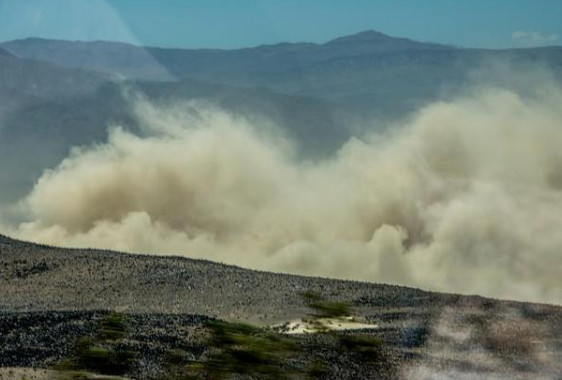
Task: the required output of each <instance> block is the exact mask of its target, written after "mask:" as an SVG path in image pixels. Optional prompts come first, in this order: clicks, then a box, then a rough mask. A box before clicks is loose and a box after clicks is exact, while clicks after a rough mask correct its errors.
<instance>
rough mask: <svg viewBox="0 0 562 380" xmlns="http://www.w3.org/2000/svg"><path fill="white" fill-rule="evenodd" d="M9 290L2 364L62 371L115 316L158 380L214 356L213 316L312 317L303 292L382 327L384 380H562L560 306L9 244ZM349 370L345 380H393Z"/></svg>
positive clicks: (0, 306)
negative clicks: (168, 367)
mask: <svg viewBox="0 0 562 380" xmlns="http://www.w3.org/2000/svg"><path fill="white" fill-rule="evenodd" d="M0 289H1V290H0V367H36V368H47V367H49V366H51V365H53V364H54V363H56V362H57V361H59V360H61V359H62V358H64V357H66V356H68V355H69V353H70V352H72V350H73V345H74V343H75V341H76V338H77V337H79V336H84V335H92V334H94V331H95V326H96V325H97V324H99V320H100V318H104V316H106V315H107V313H108V312H109V311H110V310H113V311H118V312H121V313H125V314H126V315H127V318H128V321H129V324H130V329H129V330H130V331H129V336H128V338H127V340H126V344H127V345H128V347H133V348H134V349H135V350H136V351H138V352H141V353H142V355H141V357H142V358H143V359H142V360H140V361H139V363H140V364H138V365H137V367H136V368H135V372H134V375H135V378H154V377H155V376H156V374H157V373H158V371H159V365H160V364H161V363H162V360H163V358H164V356H165V353H166V352H167V351H168V350H170V349H177V348H178V347H180V348H181V349H184V350H185V351H186V352H189V353H190V355H193V357H194V358H196V357H198V355H202V354H203V352H204V351H205V347H204V340H202V338H201V336H202V334H203V330H204V329H203V325H204V322H205V321H206V320H207V319H208V318H220V319H225V320H243V321H250V322H253V323H256V324H261V325H265V324H276V323H282V322H284V321H288V320H292V319H295V318H301V317H303V316H306V315H307V313H309V312H310V310H308V309H307V308H306V305H305V303H304V301H303V299H302V297H301V296H300V295H299V293H300V292H302V291H305V290H312V291H316V292H319V293H321V294H322V295H324V296H325V297H326V298H327V299H329V300H338V301H346V302H350V303H351V304H352V305H353V310H354V315H355V316H357V318H358V320H363V321H366V322H369V323H376V324H377V325H378V327H379V328H378V330H375V331H373V332H370V334H372V335H374V336H376V337H378V338H381V339H382V340H383V341H384V342H385V347H386V348H387V350H388V352H389V355H390V356H391V357H392V358H391V362H392V363H394V365H395V367H396V368H397V369H398V372H397V373H398V375H396V373H394V372H392V373H393V375H392V376H391V375H388V374H390V373H391V372H388V374H387V375H388V376H386V377H385V376H382V378H389V377H393V376H398V377H401V378H407V379H418V378H428V379H433V378H449V377H459V378H475V377H476V378H480V377H490V378H544V379H550V378H552V379H556V378H562V364H560V363H562V308H560V307H557V306H549V305H540V304H529V303H519V302H511V301H498V300H491V299H486V298H482V297H477V296H459V295H452V294H440V293H433V292H425V291H422V290H419V289H412V288H406V287H399V286H390V285H382V284H372V283H361V282H353V281H341V280H331V279H323V278H310V277H303V276H294V275H286V274H275V273H267V272H258V271H250V270H246V269H242V268H238V267H234V266H227V265H222V264H218V263H213V262H209V261H202V260H191V259H186V258H179V257H162V256H143V255H132V254H124V253H115V252H109V251H99V250H88V249H85V250H84V249H61V248H53V247H46V246H39V245H35V244H31V243H24V242H19V241H14V240H11V239H9V238H6V237H2V236H0ZM307 339H313V338H312V337H309V338H307ZM326 355H328V356H329V355H330V353H329V352H327V353H326ZM337 362H338V361H337V360H336V359H334V363H336V364H334V365H335V366H339V367H338V368H336V370H337V371H336V372H334V373H338V374H339V375H337V378H342V379H343V378H381V377H377V376H376V375H374V374H370V375H369V374H368V373H366V372H365V371H363V372H362V371H361V369H360V368H354V369H353V366H354V364H353V363H351V362H349V363H348V362H345V361H344V362H342V363H347V364H341V363H340V364H337ZM338 371H339V372H338Z"/></svg>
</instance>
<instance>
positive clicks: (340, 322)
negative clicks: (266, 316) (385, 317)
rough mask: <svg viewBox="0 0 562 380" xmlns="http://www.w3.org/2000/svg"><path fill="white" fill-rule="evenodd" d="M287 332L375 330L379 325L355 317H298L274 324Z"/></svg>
mask: <svg viewBox="0 0 562 380" xmlns="http://www.w3.org/2000/svg"><path fill="white" fill-rule="evenodd" d="M273 328H274V329H278V330H280V331H281V332H284V333H286V334H307V333H316V332H318V331H320V330H322V329H327V330H330V331H344V330H367V329H368V330H373V329H377V328H378V325H377V324H374V323H361V322H357V321H356V320H355V319H354V318H353V317H344V318H320V319H315V320H303V319H297V320H293V321H289V322H285V323H282V324H278V325H275V326H273Z"/></svg>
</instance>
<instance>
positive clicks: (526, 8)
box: [0, 0, 562, 48]
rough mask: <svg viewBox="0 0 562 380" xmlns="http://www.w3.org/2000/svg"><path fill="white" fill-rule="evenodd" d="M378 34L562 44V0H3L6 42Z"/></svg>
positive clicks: (206, 41)
mask: <svg viewBox="0 0 562 380" xmlns="http://www.w3.org/2000/svg"><path fill="white" fill-rule="evenodd" d="M366 29H374V30H378V31H381V32H384V33H387V34H390V35H393V36H400V37H408V38H412V39H417V40H422V41H433V42H440V43H447V44H453V45H459V46H470V47H492V48H497V47H502V48H504V47H514V46H515V47H525V46H540V45H554V44H556V45H559V44H562V0H0V41H7V40H12V39H18V38H26V37H45V38H57V39H69V40H113V41H124V42H131V43H136V44H141V45H150V46H165V47H187V48H198V47H213V48H237V47H245V46H254V45H260V44H270V43H276V42H281V41H291V42H296V41H311V42H325V41H327V40H330V39H332V38H334V37H338V36H342V35H347V34H352V33H355V32H358V31H361V30H366Z"/></svg>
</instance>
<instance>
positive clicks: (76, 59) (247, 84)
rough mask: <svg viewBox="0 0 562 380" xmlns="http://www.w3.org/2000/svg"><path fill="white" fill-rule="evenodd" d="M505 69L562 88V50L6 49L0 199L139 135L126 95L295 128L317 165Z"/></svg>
mask: <svg viewBox="0 0 562 380" xmlns="http://www.w3.org/2000/svg"><path fill="white" fill-rule="evenodd" d="M498 61H501V62H503V63H506V64H507V65H509V66H510V67H516V68H522V69H526V68H527V67H529V66H531V65H534V64H536V63H538V64H540V66H541V67H542V68H547V69H548V70H550V71H551V72H552V73H553V77H554V78H555V79H556V80H561V79H562V47H546V48H534V49H512V50H484V49H464V48H458V47H452V46H446V45H439V44H434V43H425V42H417V41H412V40H409V39H405V38H394V37H390V36H387V35H385V34H382V33H379V32H375V31H365V32H361V33H358V34H354V35H351V36H345V37H340V38H337V39H334V40H332V41H329V42H327V43H324V44H314V43H280V44H276V45H263V46H257V47H252V48H245V49H235V50H219V49H196V50H193V49H164V48H155V47H140V46H133V45H129V44H124V43H116V42H104V41H96V42H72V41H56V40H46V39H39V38H29V39H25V40H17V41H10V42H4V43H2V44H0V186H2V190H3V191H2V192H1V193H2V196H0V200H1V198H2V197H3V198H5V199H10V200H14V199H16V198H17V197H19V196H21V195H22V194H23V193H24V192H25V189H29V188H30V186H31V184H32V183H33V182H34V181H35V180H36V179H37V178H38V176H39V175H40V173H41V172H42V171H43V170H44V169H45V168H49V167H52V166H53V165H56V164H57V163H58V162H59V161H60V160H61V159H62V158H64V157H65V156H66V155H67V154H68V150H69V148H70V147H71V146H73V145H83V144H90V143H93V142H99V141H103V140H104V139H105V135H106V128H107V125H108V124H109V123H110V122H114V123H119V124H122V125H124V126H126V127H127V126H128V127H130V128H134V127H135V116H134V115H133V114H132V112H131V111H130V109H129V107H128V106H127V100H126V99H125V98H124V96H123V91H122V88H123V87H127V88H134V89H136V90H137V91H140V92H143V93H145V94H146V96H147V97H148V98H149V99H154V100H158V99H160V100H164V99H167V100H170V99H173V100H186V99H204V100H207V101H210V102H212V103H217V104H218V105H219V106H221V107H223V108H225V109H227V110H229V111H231V112H235V113H240V114H242V115H246V116H248V115H259V116H264V117H267V118H269V119H272V120H273V121H274V122H276V123H277V124H279V125H282V126H283V127H284V128H285V129H286V131H287V133H288V135H289V136H291V137H293V138H294V139H295V140H296V141H297V142H298V144H299V147H300V152H301V154H302V155H303V156H307V157H318V156H325V155H327V154H330V153H332V152H334V151H335V150H336V149H337V148H338V147H339V146H341V144H343V143H344V142H345V141H346V140H347V139H348V138H349V136H350V135H351V134H352V131H351V130H350V129H351V128H352V127H354V126H361V125H364V124H369V125H373V121H372V120H378V121H381V120H382V121H388V120H392V121H394V120H396V119H398V118H403V117H404V116H405V115H408V113H409V112H411V111H413V110H416V109H418V108H419V107H420V106H423V105H424V104H427V103H429V102H432V101H434V100H436V99H440V98H444V97H448V96H451V95H454V94H455V93H457V92H458V91H459V90H460V89H463V88H464V87H465V85H466V84H467V83H469V82H470V81H471V80H473V77H474V75H473V74H474V72H477V71H478V70H479V69H480V68H482V67H486V66H487V65H489V64H490V62H498ZM491 80H493V81H501V80H504V79H502V78H499V77H498V78H496V77H494V76H492V77H491ZM507 80H508V81H509V80H510V78H508V79H507ZM561 81H562V80H561ZM380 125H382V124H380ZM350 126H352V127H350ZM9 189H12V190H9ZM8 193H9V194H10V195H6V194H8Z"/></svg>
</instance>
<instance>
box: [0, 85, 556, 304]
mask: <svg viewBox="0 0 562 380" xmlns="http://www.w3.org/2000/svg"><path fill="white" fill-rule="evenodd" d="M561 102H562V90H561V89H560V88H557V87H555V86H553V85H550V84H548V81H541V82H540V83H535V87H533V88H528V89H527V91H526V92H525V94H519V93H518V91H514V90H506V89H501V88H482V87H480V88H477V89H474V90H473V91H471V92H470V93H467V94H466V95H464V96H462V97H458V98H457V99H455V100H452V101H449V102H438V103H435V104H432V105H430V106H428V107H426V108H424V109H423V110H420V112H418V113H417V114H416V115H415V116H414V117H413V118H412V119H411V120H410V121H409V122H406V123H404V125H400V126H396V127H395V128H392V131H393V132H392V134H387V135H376V134H371V135H367V137H363V138H361V139H352V140H350V141H349V142H348V143H347V144H345V146H343V148H342V149H341V150H340V151H339V152H338V153H337V155H335V156H334V157H331V158H329V159H325V160H322V161H319V162H306V161H299V160H297V159H296V158H295V156H294V155H293V153H292V149H291V146H292V143H291V142H290V141H287V140H286V139H284V138H283V136H282V133H279V132H276V131H275V130H272V129H271V128H269V127H268V128H264V125H268V123H267V122H266V121H264V122H263V123H259V122H250V121H248V120H245V119H243V118H240V117H239V116H236V115H232V114H228V113H226V112H224V111H222V110H220V109H217V108H214V107H213V106H212V105H208V104H202V103H197V102H191V103H184V104H172V105H161V104H160V105H155V104H150V103H149V102H147V101H146V100H144V99H142V98H141V97H138V96H137V97H133V100H132V107H135V110H136V112H137V114H138V115H139V118H140V120H142V128H143V130H144V133H143V135H142V136H138V135H134V134H131V133H130V132H127V131H124V130H122V129H120V128H118V126H115V127H113V128H112V129H111V131H110V133H109V139H108V142H107V143H105V144H102V145H96V146H92V147H82V148H77V149H75V150H74V151H73V153H72V154H71V155H70V156H69V157H68V158H67V159H66V160H64V161H63V162H62V163H61V164H60V165H59V166H58V167H57V168H55V169H53V170H51V171H47V172H45V173H44V175H43V176H42V177H41V178H40V180H39V181H38V183H37V184H36V185H35V188H34V189H33V191H32V193H31V194H30V195H29V196H28V197H27V198H26V199H24V200H23V201H22V206H21V209H22V211H21V212H22V215H23V216H24V217H25V218H26V219H27V222H25V223H22V224H20V225H14V224H12V225H5V226H3V227H2V229H3V231H7V232H8V233H9V234H10V235H12V236H14V237H18V238H21V239H25V240H31V241H37V242H43V243H48V244H54V245H62V246H77V247H99V248H108V249H113V250H123V251H132V252H143V253H154V254H166V253H168V254H170V253H174V254H182V255H186V256H189V257H200V258H207V259H212V260H218V261H222V262H226V263H232V264H237V265H241V266H245V267H251V268H260V269H268V270H274V271H287V272H293V273H302V274H310V275H321V276H330V277H339V278H348V279H357V280H368V281H373V282H389V283H396V284H404V285H414V286H420V287H423V288H426V289H436V290H441V291H447V292H461V293H477V294H482V295H487V296H495V297H503V298H511V299H519V300H532V301H545V302H554V303H562V295H561V294H560V292H559V289H560V286H561V285H562V280H561V279H560V276H559V274H560V273H559V268H560V267H561V265H562V255H561V254H560V248H561V247H562V234H561V233H560V226H561V225H562V209H561V208H562V149H560V147H562V128H561V125H560V124H561V120H562V108H561V107H560V104H562V103H561Z"/></svg>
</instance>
